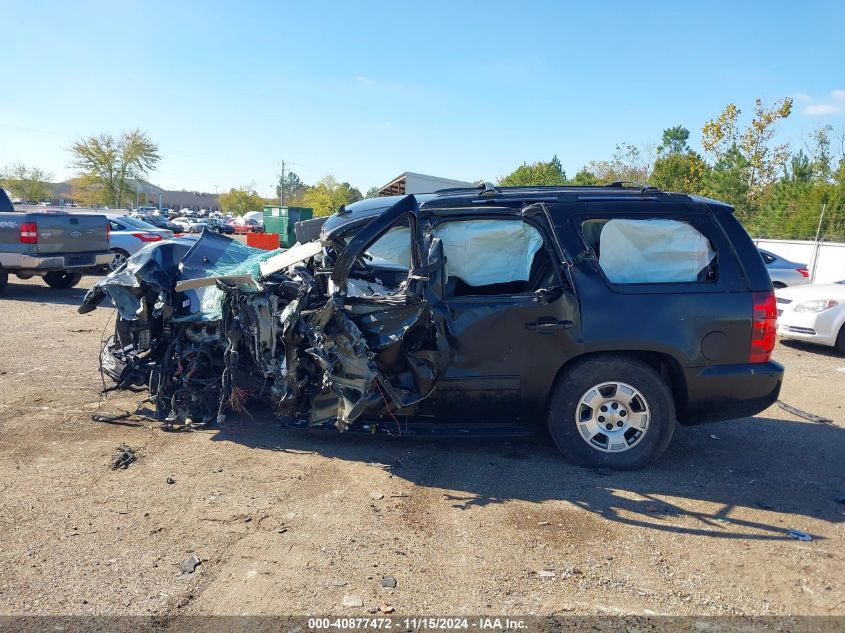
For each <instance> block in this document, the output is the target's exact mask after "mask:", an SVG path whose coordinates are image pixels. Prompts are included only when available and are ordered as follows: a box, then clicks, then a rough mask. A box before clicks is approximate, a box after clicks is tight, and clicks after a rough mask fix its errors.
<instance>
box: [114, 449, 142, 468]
mask: <svg viewBox="0 0 845 633" xmlns="http://www.w3.org/2000/svg"><path fill="white" fill-rule="evenodd" d="M136 459H137V456H136V455H135V449H134V448H130V447H129V446H127V445H126V444H121V445H120V446H118V447H117V455H115V456H114V457H113V458H112V460H111V469H112V470H117V469H122V470H126V469H127V468H129V464H131V463H132V462H134V461H135V460H136Z"/></svg>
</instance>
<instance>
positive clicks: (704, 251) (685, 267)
mask: <svg viewBox="0 0 845 633" xmlns="http://www.w3.org/2000/svg"><path fill="white" fill-rule="evenodd" d="M581 233H582V235H583V237H584V241H585V242H586V243H587V244H588V245H589V246H590V247H591V248H592V250H593V252H594V253H595V254H596V255H597V256H598V260H599V267H600V268H601V270H602V272H603V273H604V275H605V277H607V279H608V280H609V281H610V282H611V283H614V284H649V283H689V282H700V283H707V282H714V281H716V280H717V279H718V266H717V263H718V257H717V253H716V251H715V249H714V248H713V245H712V243H711V242H710V240H709V239H708V238H707V237H706V236H705V235H704V234H702V233H701V232H700V231H699V230H698V229H697V228H696V227H694V226H693V225H692V224H690V223H689V222H684V221H680V220H670V219H666V218H648V219H629V218H612V219H608V218H595V219H589V220H585V221H584V222H582V224H581Z"/></svg>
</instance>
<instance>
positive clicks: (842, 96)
mask: <svg viewBox="0 0 845 633" xmlns="http://www.w3.org/2000/svg"><path fill="white" fill-rule="evenodd" d="M830 96H831V97H833V98H834V100H836V101H845V90H839V89H837V90H831V91H830Z"/></svg>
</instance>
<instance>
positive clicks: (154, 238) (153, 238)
mask: <svg viewBox="0 0 845 633" xmlns="http://www.w3.org/2000/svg"><path fill="white" fill-rule="evenodd" d="M132 237H137V238H138V239H139V240H141V241H142V242H160V241H161V239H162V237H161V235H156V234H155V233H133V234H132Z"/></svg>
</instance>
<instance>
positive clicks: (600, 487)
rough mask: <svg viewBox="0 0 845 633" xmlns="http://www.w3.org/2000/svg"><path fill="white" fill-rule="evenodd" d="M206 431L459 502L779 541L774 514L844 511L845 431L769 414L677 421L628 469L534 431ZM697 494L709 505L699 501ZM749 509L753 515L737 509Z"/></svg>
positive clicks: (257, 426)
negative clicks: (579, 457) (484, 437)
mask: <svg viewBox="0 0 845 633" xmlns="http://www.w3.org/2000/svg"><path fill="white" fill-rule="evenodd" d="M213 439H214V440H216V441H226V442H235V443H238V444H242V445H246V446H249V447H252V448H255V449H261V450H271V451H283V452H308V453H314V454H318V455H322V456H324V457H330V458H335V459H343V460H351V461H357V462H362V463H370V464H372V465H376V466H381V467H383V468H386V469H388V470H389V471H390V472H391V473H392V474H393V475H394V476H395V477H400V478H402V479H405V480H406V481H408V482H410V483H413V484H415V485H417V486H423V487H427V488H432V489H438V490H441V491H442V495H443V499H444V500H445V501H446V502H447V503H449V504H450V505H451V506H453V507H455V508H459V509H466V508H470V507H472V506H487V505H490V504H499V503H504V502H507V501H511V500H521V501H525V502H530V503H537V504H540V503H543V502H546V501H568V502H570V503H571V504H573V505H575V506H577V507H579V508H582V509H584V510H586V511H588V512H591V513H594V514H596V515H598V516H600V517H603V518H604V519H607V520H609V521H614V522H618V523H622V524H626V525H631V526H638V527H643V528H650V529H655V530H660V531H665V532H675V533H683V534H693V535H701V536H707V537H717V538H726V539H749V540H760V539H764V540H787V539H790V538H792V537H791V536H790V535H789V534H788V530H789V529H793V528H794V529H798V530H802V531H805V532H806V531H807V530H806V529H803V526H802V525H801V524H800V519H796V517H795V516H791V517H789V521H786V520H785V518H784V517H785V515H797V516H798V517H806V518H810V519H818V520H822V521H827V522H830V523H838V522H841V521H842V520H843V515H845V509H843V506H842V505H841V504H838V503H837V502H836V501H835V500H834V499H835V498H836V497H837V496H838V495H841V494H842V493H843V492H845V490H841V489H840V486H842V478H841V472H840V471H841V468H840V467H841V463H842V462H841V460H842V455H843V454H845V430H843V429H842V428H840V427H838V426H834V425H828V424H810V423H805V422H797V421H790V420H786V419H781V418H768V417H755V418H746V419H743V420H736V421H731V422H724V423H718V424H710V425H706V426H701V427H689V428H685V427H678V429H677V431H676V433H675V438H674V439H673V441H672V444H671V445H670V447H669V449H668V450H667V452H666V453H665V454H664V456H663V457H662V458H661V459H660V460H659V461H658V462H657V463H656V464H653V465H651V466H649V467H647V468H646V469H643V470H640V471H633V472H620V471H611V470H606V469H598V470H592V469H587V468H581V467H578V466H576V465H573V464H571V463H569V462H567V461H565V460H564V459H563V458H562V457H561V456H560V454H559V453H558V452H557V450H556V449H555V448H554V446H552V445H551V442H550V440H548V439H547V438H546V437H545V436H540V437H538V438H537V439H535V440H529V441H523V442H519V443H515V442H508V443H503V442H493V441H488V442H482V443H479V442H478V441H477V440H472V441H470V440H467V441H459V442H456V441H451V442H443V441H441V442H431V441H427V442H426V441H423V440H419V441H416V440H409V439H403V438H394V439H391V438H369V437H360V436H358V437H354V436H343V435H335V434H328V433H323V432H307V431H287V430H283V429H281V428H279V426H278V424H277V423H275V422H273V421H272V420H271V419H270V418H269V417H265V416H256V417H254V418H251V419H249V420H242V421H234V422H231V423H229V424H228V425H227V427H226V428H223V429H217V430H215V431H214V435H213ZM837 464H838V465H839V466H837ZM700 502H705V505H706V506H710V509H708V510H702V509H701V508H702V503H700ZM550 507H551V508H557V510H554V509H552V510H550V512H551V513H552V514H551V515H550V517H549V519H550V520H551V521H552V522H554V516H553V514H554V512H564V511H563V510H561V509H560V506H559V505H552V506H550ZM748 510H753V513H750V512H749V511H748ZM538 512H543V509H542V508H538ZM749 514H753V516H754V517H755V518H754V520H749V519H748V518H744V517H747V516H748V515H749ZM760 517H765V518H760ZM796 520H797V521H798V522H799V523H798V524H794V522H795V521H796ZM811 536H813V537H814V538H824V537H823V536H822V535H819V534H812V533H811Z"/></svg>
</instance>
